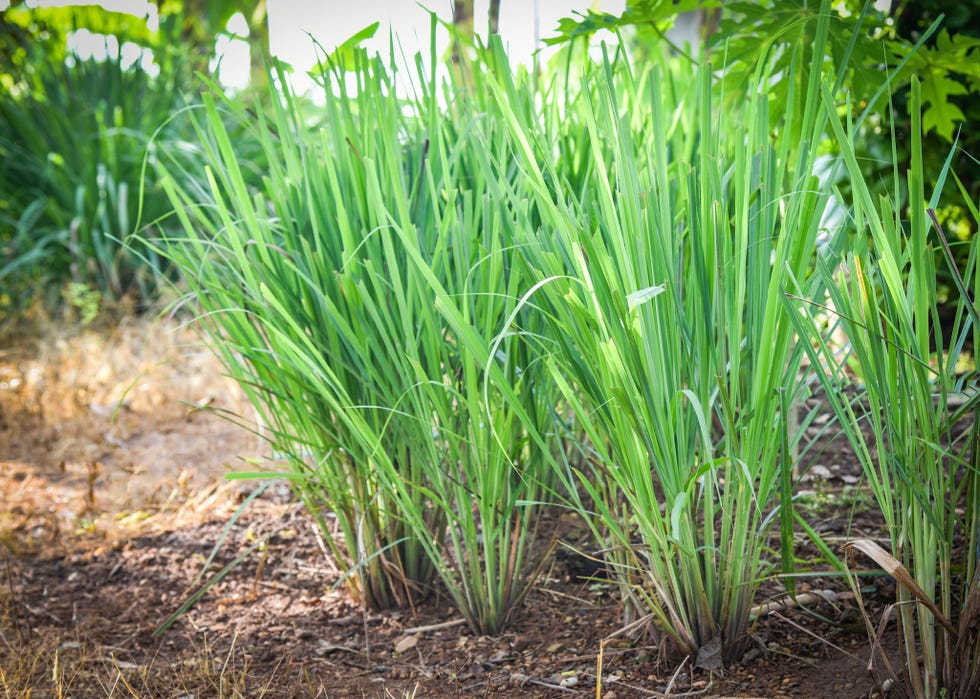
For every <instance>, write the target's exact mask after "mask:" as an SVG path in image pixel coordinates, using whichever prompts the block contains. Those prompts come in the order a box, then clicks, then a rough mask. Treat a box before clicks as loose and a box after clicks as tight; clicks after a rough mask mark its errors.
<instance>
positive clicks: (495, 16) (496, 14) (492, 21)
mask: <svg viewBox="0 0 980 699" xmlns="http://www.w3.org/2000/svg"><path fill="white" fill-rule="evenodd" d="M489 15H490V16H489V18H488V19H489V22H488V24H489V30H490V34H498V33H499V30H500V0H490V13H489ZM487 38H489V37H487Z"/></svg>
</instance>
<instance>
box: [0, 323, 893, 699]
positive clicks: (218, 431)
mask: <svg viewBox="0 0 980 699" xmlns="http://www.w3.org/2000/svg"><path fill="white" fill-rule="evenodd" d="M41 337H42V339H40V340H37V341H31V342H26V341H20V342H16V343H8V344H7V345H6V346H7V347H8V349H6V350H2V351H0V484H2V485H0V688H2V689H3V692H4V696H6V697H27V696H37V697H46V696H58V697H61V696H64V697H68V696H73V697H107V696H113V697H116V696H132V697H185V698H190V697H195V698H201V697H262V696H264V697H399V698H400V697H404V696H416V697H561V696H569V697H575V696H579V697H593V696H596V694H597V691H596V690H597V687H596V675H597V668H598V662H599V659H600V654H601V660H602V668H601V672H602V683H601V688H600V689H601V695H602V696H603V697H606V698H607V699H612V698H613V697H618V698H619V699H625V698H626V697H664V696H670V697H766V698H770V697H772V698H775V697H812V698H814V699H819V698H821V697H828V698H833V699H855V698H857V697H868V696H874V695H875V693H876V692H877V690H876V687H875V683H874V682H873V680H872V676H871V674H869V672H868V669H867V663H866V662H865V661H864V660H863V658H866V657H867V647H868V641H867V635H866V632H865V631H864V627H863V624H862V622H861V621H860V618H859V617H858V616H857V615H856V613H855V605H854V602H853V599H852V598H850V597H849V595H848V594H847V592H846V587H845V586H844V585H843V583H842V581H840V580H839V579H838V578H835V577H833V576H829V575H824V576H821V575H819V574H817V575H814V576H813V577H810V578H806V579H805V580H806V582H805V583H803V584H802V587H803V588H804V589H806V588H811V589H814V590H832V591H833V592H834V593H836V599H835V601H833V603H831V602H829V601H821V600H819V599H817V600H816V601H814V602H813V603H812V605H811V607H810V609H809V610H808V611H804V610H801V609H799V608H788V609H782V610H781V611H773V612H772V613H769V614H761V615H760V616H759V617H758V618H757V619H756V621H755V623H754V625H753V626H752V629H751V633H752V642H751V644H750V648H749V651H748V652H747V653H746V655H745V657H744V659H743V660H742V661H741V662H740V663H739V664H737V665H735V666H733V667H729V668H726V669H725V670H724V672H713V673H708V672H704V671H701V670H695V671H693V672H692V670H691V667H690V664H688V663H685V664H682V665H681V666H679V667H678V666H676V665H675V666H671V665H670V664H668V663H666V662H664V661H663V660H662V658H661V654H660V653H659V652H658V649H657V648H655V647H653V646H652V645H650V644H649V642H646V641H643V640H640V641H636V642H630V641H629V640H627V639H626V638H625V637H624V634H622V633H617V632H619V631H621V623H620V614H619V612H620V610H619V606H618V603H617V599H616V592H615V589H614V588H613V587H612V586H610V585H609V584H608V583H606V582H603V581H601V580H599V581H597V580H591V581H589V580H581V579H579V578H577V577H576V576H575V574H574V572H575V571H574V570H573V568H574V566H573V565H572V563H571V562H570V561H569V560H568V558H567V557H559V556H554V557H552V559H551V560H550V561H549V564H548V565H547V566H546V567H545V569H544V573H543V575H542V576H541V578H540V579H539V580H538V581H537V584H536V585H535V587H534V589H533V591H532V592H531V593H530V595H529V596H528V598H527V601H526V603H525V604H524V606H523V607H522V609H521V610H520V611H519V613H517V614H516V616H515V618H514V621H513V622H512V623H511V625H510V626H509V627H508V630H507V631H506V633H504V634H502V635H500V636H498V637H495V638H487V637H479V636H475V635H473V634H472V633H471V632H470V631H469V630H468V629H467V628H466V627H465V625H463V624H462V623H461V621H460V620H459V617H458V615H457V614H456V613H455V612H454V610H453V609H452V607H451V605H449V604H448V603H447V601H446V600H445V599H444V598H442V597H440V596H439V595H438V594H436V595H434V596H433V597H432V598H431V599H430V600H429V601H428V602H426V603H425V604H424V605H423V606H421V607H419V608H417V609H415V610H410V611H409V610H406V611H401V612H393V613H387V614H378V613H365V612H363V611H362V610H361V609H359V608H358V607H356V606H355V605H354V604H352V603H351V600H350V599H349V597H348V595H347V593H346V592H345V591H344V589H343V588H336V587H335V583H336V582H337V580H338V573H337V570H336V568H335V566H334V565H333V564H332V563H331V561H330V559H329V558H328V557H327V556H326V555H325V553H324V551H323V548H322V546H321V545H320V544H319V542H318V539H317V536H316V534H315V532H314V530H313V528H312V526H311V522H310V520H309V519H308V518H307V517H306V516H305V514H304V513H303V511H302V510H301V509H300V508H299V507H298V506H297V505H295V504H293V503H291V502H290V499H289V496H288V493H287V492H284V491H283V490H282V489H279V490H277V489H276V488H275V487H273V488H270V489H269V490H267V491H266V492H265V493H264V494H263V495H262V497H260V498H259V499H258V500H257V501H255V502H254V503H252V504H251V505H250V506H249V507H247V508H246V509H245V511H244V512H243V513H242V515H241V516H240V517H239V518H238V519H237V520H236V521H235V523H234V524H233V525H232V526H231V527H230V528H229V529H228V530H227V534H226V533H225V530H226V527H227V525H228V523H229V521H230V520H231V518H232V517H233V515H234V514H235V512H236V510H237V509H238V507H239V504H240V503H241V502H242V501H243V499H244V497H243V496H244V492H245V491H243V490H242V488H241V487H240V486H233V485H229V484H227V483H225V482H224V480H223V474H224V473H225V472H226V471H228V470H234V469H236V468H241V467H242V466H243V465H244V462H243V461H241V459H242V458H244V457H261V456H262V454H263V447H262V444H261V443H260V442H259V440H258V439H257V438H256V437H254V436H252V435H250V434H249V433H248V432H246V431H245V430H243V429H241V428H239V427H235V426H233V425H232V424H230V423H229V422H227V421H224V420H222V419H220V418H218V417H216V416H215V415H214V414H212V413H210V412H208V411H206V410H198V409H194V407H193V406H194V405H197V406H200V407H202V408H203V407H213V408H221V409H227V410H230V411H232V412H234V413H237V414H239V415H242V416H243V417H244V418H245V419H246V420H248V417H249V415H250V411H249V410H248V407H247V406H246V405H245V404H244V402H243V399H242V396H241V394H240V392H239V391H238V390H237V389H236V387H235V386H234V385H232V384H230V383H229V382H227V381H226V380H225V379H222V378H221V376H220V370H219V369H218V367H217V366H216V364H215V363H214V361H213V360H212V359H211V358H210V357H209V356H208V355H207V354H206V353H202V352H201V351H200V350H199V349H198V348H196V347H195V346H194V344H193V342H194V338H193V336H192V335H191V334H189V333H188V332H186V331H182V330H179V329H176V328H175V327H174V326H173V325H172V324H166V323H158V324H151V323H146V322H133V323H130V324H128V325H124V326H121V327H119V328H116V329H113V330H111V331H106V332H102V333H95V332H91V333H79V334H76V335H74V336H71V337H69V336H66V335H65V334H64V333H61V334H52V333H45V334H42V336H41ZM182 401H183V402H182ZM187 403H190V404H191V405H190V406H189V405H188V404H187ZM812 458H814V459H815V460H816V461H817V462H819V463H820V464H823V465H825V467H826V472H824V471H820V470H819V469H818V473H823V474H824V478H823V479H819V480H811V481H809V482H807V483H806V484H805V485H806V486H807V487H810V488H812V489H813V492H814V495H813V496H812V497H811V498H810V500H809V501H810V502H811V503H812V505H811V507H812V512H811V514H812V518H811V521H814V522H815V524H816V526H817V527H818V528H819V529H820V531H822V532H824V533H826V534H827V535H828V536H830V537H831V539H832V540H834V537H836V538H837V539H836V540H838V541H839V540H842V539H843V537H845V536H846V535H847V534H848V533H851V534H855V535H856V534H861V535H865V534H871V535H873V534H875V533H876V532H877V527H878V525H877V524H876V522H875V521H874V519H873V518H872V517H871V514H870V513H871V512H872V511H873V508H871V507H870V506H869V504H868V503H869V501H867V500H865V499H862V498H861V497H860V494H859V492H858V491H854V489H853V488H852V487H851V485H849V484H848V482H851V481H854V480H855V478H856V475H857V471H856V468H855V466H854V464H853V460H852V459H850V458H849V454H848V452H847V450H846V448H844V447H843V446H842V445H840V444H837V443H835V444H833V445H831V446H830V447H828V448H826V449H824V450H823V451H822V452H820V453H819V454H817V455H816V456H814V457H812ZM855 492H858V496H857V497H855V495H854V493H855ZM848 493H849V494H848ZM541 529H547V530H549V531H552V530H554V527H542V528H541ZM558 531H559V534H560V535H563V536H566V537H571V536H573V535H574V531H576V527H575V526H574V524H568V523H561V525H560V526H559V528H558ZM265 537H268V540H267V541H268V543H267V545H266V546H265V547H264V548H259V549H257V550H255V551H254V552H253V553H252V554H251V555H249V556H247V557H246V558H245V560H244V561H243V562H242V563H241V565H239V566H237V567H235V568H234V569H233V570H232V571H231V572H230V573H228V575H227V576H226V577H224V578H223V579H222V580H221V581H220V582H219V583H218V584H216V585H215V586H214V587H213V588H211V589H210V590H209V591H208V592H207V593H206V594H205V595H204V596H203V597H202V598H201V599H200V601H199V602H198V603H197V604H196V606H194V607H193V608H192V609H191V610H190V611H189V612H188V613H187V614H185V615H184V616H183V617H181V618H180V619H179V620H178V621H177V622H176V623H175V624H174V625H173V627H172V628H170V629H169V630H168V631H166V632H165V633H163V634H160V635H154V631H155V630H156V629H158V628H159V627H160V625H161V624H162V623H163V622H164V621H165V620H166V619H167V618H168V616H169V615H171V614H172V613H173V612H174V611H175V610H176V609H177V608H178V607H179V606H180V605H181V603H182V602H183V601H184V600H186V599H187V598H188V597H189V595H190V594H191V593H192V592H193V591H194V590H195V589H196V588H195V583H196V581H197V578H198V576H199V575H200V574H201V573H202V570H203V568H204V564H205V561H206V560H207V557H208V556H209V555H210V553H211V551H212V549H213V548H214V546H215V544H216V543H218V542H219V541H221V540H223V541H224V545H223V547H222V548H221V550H220V551H219V553H218V554H217V556H216V558H215V560H214V561H213V562H212V565H211V567H210V570H209V572H208V573H207V574H206V576H207V577H209V576H214V575H215V574H216V573H217V572H218V571H220V570H221V569H222V568H223V567H224V566H225V565H226V564H228V563H230V562H231V561H233V560H234V559H235V558H236V557H237V556H239V555H240V554H242V553H243V552H245V551H247V550H249V549H250V548H252V547H253V545H254V544H255V542H258V541H261V540H262V539H263V538H265ZM543 543H546V542H543ZM775 543H776V542H774V544H775ZM798 554H799V555H800V556H801V557H802V558H803V559H804V560H806V559H808V558H810V559H811V561H810V563H805V564H804V565H810V566H811V567H813V568H815V569H817V570H827V566H826V565H825V564H823V563H821V562H814V561H813V559H812V556H813V554H812V551H810V549H809V548H808V547H807V546H806V545H804V544H803V543H802V542H801V543H800V547H799V551H798ZM773 556H774V557H775V553H774V554H773ZM869 580H870V582H868V583H867V586H866V590H865V593H866V599H867V601H868V602H869V604H870V605H871V608H872V610H877V609H880V608H881V606H882V605H883V604H884V603H887V602H888V601H889V599H890V595H892V594H893V590H889V589H888V588H887V586H882V585H876V584H875V583H874V580H875V579H874V578H869ZM763 590H764V593H763V594H761V595H760V600H759V601H760V602H763V601H765V599H766V598H767V596H769V597H771V598H775V599H781V598H784V597H785V596H784V594H783V593H782V591H781V588H780V586H779V585H778V583H776V582H768V583H766V584H765V585H764V588H763Z"/></svg>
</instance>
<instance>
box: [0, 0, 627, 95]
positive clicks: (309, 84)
mask: <svg viewBox="0 0 980 699" xmlns="http://www.w3.org/2000/svg"><path fill="white" fill-rule="evenodd" d="M267 2H268V5H267V9H268V15H269V45H270V48H271V50H272V53H273V54H274V55H275V56H276V57H278V58H279V59H281V60H283V61H285V62H286V63H288V64H290V65H292V66H293V67H294V69H295V73H294V76H293V80H294V86H295V87H296V88H297V89H298V90H299V91H301V92H302V91H306V90H308V89H311V88H313V87H314V83H313V81H312V79H310V78H309V77H308V76H307V71H309V70H310V69H311V68H312V67H313V66H314V65H315V64H316V62H317V50H316V48H315V45H314V42H313V39H316V41H318V42H319V43H320V44H321V46H322V47H323V50H326V51H332V50H333V49H334V48H336V47H337V46H338V45H339V44H341V43H343V42H344V41H345V40H346V39H347V38H348V37H350V36H352V35H353V34H355V33H356V32H358V31H360V30H361V29H364V28H365V27H366V26H368V25H369V24H371V23H373V22H376V21H379V22H380V23H381V26H380V27H379V28H378V32H377V33H376V34H375V36H374V38H373V39H371V40H369V41H366V42H365V43H364V46H365V48H367V50H368V52H369V53H372V54H374V53H377V54H380V55H381V56H382V57H383V58H385V59H387V58H388V57H389V55H388V54H389V50H388V49H389V33H390V32H393V33H394V36H395V40H394V43H395V51H396V53H397V54H398V55H396V56H395V59H396V64H397V65H402V56H401V55H400V54H404V56H405V58H407V59H408V60H412V57H413V56H414V55H415V54H416V53H418V52H421V53H422V56H423V57H425V58H426V59H428V55H429V31H430V30H429V27H430V20H429V12H428V10H434V11H435V12H436V13H437V15H438V16H439V17H440V18H442V19H444V20H446V21H449V20H450V19H451V17H452V4H453V3H452V1H451V0H428V1H426V0H423V1H422V2H421V3H417V2H414V1H413V0H361V1H360V2H358V1H357V0H326V1H324V2H310V0H267ZM9 3H10V0H0V8H3V7H5V6H8V5H9ZM84 4H89V5H95V4H98V5H101V6H102V7H104V8H105V9H107V10H111V11H115V12H127V13H129V14H133V15H135V16H137V17H144V18H146V19H147V23H148V27H149V28H150V29H151V30H153V31H155V30H156V29H158V28H159V13H158V11H157V6H156V4H154V3H152V2H147V0H103V1H102V2H72V1H71V0H26V2H25V5H26V6H27V7H39V6H49V7H51V6H64V5H84ZM489 6H490V0H475V2H474V8H473V10H474V11H473V16H474V28H475V30H476V31H477V33H479V34H480V35H481V36H484V37H485V36H486V33H487V13H488V10H489ZM625 7H626V0H593V1H590V0H501V2H500V26H499V33H500V37H501V39H502V41H503V42H504V46H505V47H506V48H507V52H508V55H509V56H510V57H511V62H512V63H514V64H515V65H516V64H519V63H523V64H525V65H530V64H531V63H532V61H533V55H534V52H535V50H536V49H537V48H539V47H542V44H541V40H542V39H545V38H547V37H550V36H553V35H554V34H555V29H556V28H557V26H558V20H559V19H561V18H562V17H570V16H573V12H574V11H577V12H586V11H587V10H589V9H592V10H596V11H602V12H609V13H612V14H620V13H621V12H623V10H624V9H625ZM228 31H229V32H230V33H232V34H238V35H241V36H245V35H247V31H248V30H247V25H246V22H245V18H244V17H242V16H241V15H240V14H239V15H236V16H235V17H233V18H232V21H231V22H230V23H229V26H228ZM83 32H86V30H79V31H78V32H76V33H75V36H74V38H73V42H74V46H73V49H74V50H75V51H77V52H78V53H79V55H80V56H82V57H85V56H94V57H100V56H101V57H105V56H106V55H107V47H106V38H105V37H104V36H102V35H97V34H92V33H91V32H87V33H83ZM436 36H437V45H436V52H437V56H440V57H442V56H444V55H445V54H446V52H447V51H448V48H449V37H448V33H447V32H446V31H445V29H442V30H440V31H437V34H436ZM311 37H312V38H311ZM110 38H111V39H113V40H114V37H110ZM119 50H120V48H119V46H118V41H115V43H114V44H113V43H112V42H110V46H109V48H108V51H109V52H110V53H111V55H118V54H117V53H112V52H118V51H119ZM122 51H123V57H124V59H125V60H127V61H129V60H134V61H135V60H139V61H140V63H141V65H143V66H144V67H147V66H149V65H151V64H152V57H150V58H147V57H146V55H145V54H141V55H140V57H139V58H138V59H136V58H135V54H133V52H132V51H133V50H132V49H130V48H127V47H126V46H123V47H122ZM555 52H556V49H547V48H543V49H542V50H541V52H540V54H539V60H541V61H542V62H545V61H547V60H548V58H549V57H550V56H552V55H554V53H555ZM215 54H216V56H215V61H214V63H213V65H217V66H218V67H219V71H220V80H221V82H222V83H223V84H224V85H226V86H228V87H243V86H245V85H246V84H247V83H248V75H249V57H248V45H247V43H246V42H245V41H242V40H237V39H233V38H232V37H230V36H224V35H222V36H219V37H217V38H216V44H215ZM130 56H133V58H132V59H131V58H130ZM219 61H220V63H219Z"/></svg>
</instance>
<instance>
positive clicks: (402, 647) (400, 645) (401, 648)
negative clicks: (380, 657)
mask: <svg viewBox="0 0 980 699" xmlns="http://www.w3.org/2000/svg"><path fill="white" fill-rule="evenodd" d="M418 644H419V637H418V634H412V635H411V636H402V637H401V638H400V639H398V642H397V643H396V644H395V652H396V653H404V652H405V651H409V650H412V648H414V647H415V646H417V645H418Z"/></svg>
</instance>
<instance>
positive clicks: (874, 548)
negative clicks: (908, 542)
mask: <svg viewBox="0 0 980 699" xmlns="http://www.w3.org/2000/svg"><path fill="white" fill-rule="evenodd" d="M852 548H855V549H857V550H858V551H860V552H861V553H863V554H865V555H866V556H867V557H868V558H870V559H871V560H873V561H874V562H875V563H877V564H878V565H879V566H880V567H881V569H882V570H884V571H885V572H886V573H888V574H889V575H891V576H892V577H893V578H895V581H896V582H898V583H899V584H900V585H901V586H902V587H904V588H905V589H907V590H908V591H909V592H911V593H912V594H913V595H915V597H916V598H917V599H918V600H919V601H920V602H921V603H922V604H924V605H925V606H926V607H928V608H929V611H930V612H932V613H933V616H935V617H936V620H937V621H938V622H939V623H940V624H942V625H943V627H945V629H946V630H947V631H949V633H950V634H951V635H952V637H953V639H954V640H955V639H956V638H957V636H958V634H957V633H956V629H954V628H953V625H952V624H951V623H950V621H949V619H947V618H946V617H945V616H944V615H943V613H942V612H941V611H940V610H939V607H937V606H936V603H935V602H933V601H932V600H931V599H930V598H929V596H928V595H927V594H926V593H925V590H923V589H922V588H921V587H919V584H918V583H917V582H915V579H914V578H913V577H912V575H911V573H909V571H908V569H907V568H906V567H905V566H904V565H902V563H901V562H900V561H899V560H898V559H897V558H895V557H894V556H893V555H891V554H890V553H888V551H886V550H885V549H883V548H882V547H881V546H879V545H878V543H877V542H875V541H872V540H871V539H852V540H851V541H848V542H847V543H846V544H844V550H848V549H852Z"/></svg>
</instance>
